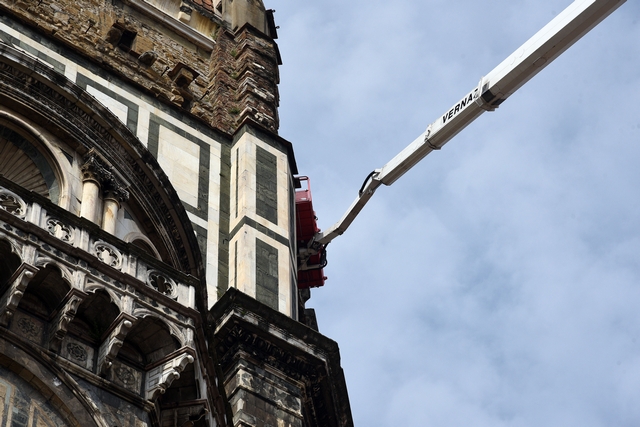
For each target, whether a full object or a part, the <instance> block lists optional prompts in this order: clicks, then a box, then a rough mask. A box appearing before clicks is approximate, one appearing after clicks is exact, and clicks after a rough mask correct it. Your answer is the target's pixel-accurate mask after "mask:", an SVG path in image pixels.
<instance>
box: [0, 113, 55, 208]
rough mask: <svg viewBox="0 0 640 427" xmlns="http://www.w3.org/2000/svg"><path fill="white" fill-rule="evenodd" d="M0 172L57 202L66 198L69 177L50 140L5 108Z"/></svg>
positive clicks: (1, 118)
mask: <svg viewBox="0 0 640 427" xmlns="http://www.w3.org/2000/svg"><path fill="white" fill-rule="evenodd" d="M17 122H19V123H17ZM0 174H2V175H3V176H4V177H5V178H7V179H9V180H11V181H12V182H15V183H16V184H18V185H20V186H21V187H23V188H26V189H27V190H30V191H33V192H35V193H38V194H40V195H41V196H44V197H46V198H48V199H49V200H51V201H52V202H53V203H55V204H60V201H61V200H62V199H63V197H62V193H63V191H64V188H65V187H66V186H65V183H66V179H65V177H64V173H63V172H62V168H61V167H60V165H59V161H58V159H57V158H56V156H55V155H54V154H53V152H52V150H51V149H50V148H49V144H48V143H47V141H46V140H45V139H44V138H43V137H42V135H41V134H39V133H38V132H37V131H36V130H35V129H33V128H32V127H30V126H28V125H27V123H25V122H24V121H18V120H17V119H16V118H15V117H13V116H9V115H8V114H7V113H6V112H1V113H0ZM64 199H65V200H66V199H68V198H67V197H64Z"/></svg>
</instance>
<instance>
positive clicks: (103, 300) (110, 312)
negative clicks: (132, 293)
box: [69, 289, 120, 346]
mask: <svg viewBox="0 0 640 427" xmlns="http://www.w3.org/2000/svg"><path fill="white" fill-rule="evenodd" d="M119 315H120V307H118V305H117V304H116V303H115V302H113V297H112V295H110V294H109V293H108V292H107V291H106V290H105V289H94V290H93V291H92V292H91V293H89V294H88V295H87V297H86V298H85V299H84V300H83V301H82V303H80V305H79V306H78V310H77V311H76V315H75V317H74V318H73V320H72V321H71V323H70V324H69V333H70V334H73V335H74V336H76V337H77V338H79V339H81V340H82V341H85V342H87V343H90V344H91V345H93V346H96V345H99V344H100V343H101V342H102V340H103V339H104V334H105V332H106V331H108V330H109V328H110V327H111V325H112V324H113V322H114V321H115V320H116V318H117V317H118V316H119Z"/></svg>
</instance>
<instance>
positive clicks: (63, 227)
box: [46, 218, 74, 243]
mask: <svg viewBox="0 0 640 427" xmlns="http://www.w3.org/2000/svg"><path fill="white" fill-rule="evenodd" d="M46 227H47V231H48V232H49V234H51V235H52V236H55V237H57V238H58V239H60V240H62V241H63V242H67V243H73V239H74V229H73V228H72V227H70V226H68V225H67V224H65V223H63V222H62V221H60V220H59V219H57V218H48V219H47V223H46Z"/></svg>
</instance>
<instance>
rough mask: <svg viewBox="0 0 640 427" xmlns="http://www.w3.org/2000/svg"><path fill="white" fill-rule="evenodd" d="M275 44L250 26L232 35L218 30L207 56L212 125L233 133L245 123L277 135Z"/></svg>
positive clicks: (278, 78) (277, 97)
mask: <svg viewBox="0 0 640 427" xmlns="http://www.w3.org/2000/svg"><path fill="white" fill-rule="evenodd" d="M276 49H277V48H276V45H275V42H274V41H273V40H272V39H270V38H269V37H267V36H265V35H263V34H262V33H261V32H259V31H258V30H256V29H254V28H253V27H251V26H250V25H245V26H244V27H242V28H240V29H239V30H238V31H237V32H236V33H235V34H232V33H230V32H229V31H227V30H226V29H224V28H221V29H220V31H219V33H218V36H217V38H216V47H215V49H214V51H213V54H212V56H211V70H212V75H211V79H210V80H211V86H210V88H209V93H210V97H211V100H212V102H213V109H214V122H215V123H216V124H217V127H219V128H220V129H221V130H223V131H225V132H227V133H233V132H235V130H236V129H237V128H238V126H239V125H240V124H242V123H243V122H244V121H245V120H246V119H251V120H253V121H255V122H256V123H259V124H261V125H262V126H264V127H265V128H266V129H268V130H270V131H272V132H274V133H277V131H278V127H279V119H278V105H279V102H280V96H279V93H278V83H279V81H280V75H279V71H278V56H277V53H276V52H277V50H276Z"/></svg>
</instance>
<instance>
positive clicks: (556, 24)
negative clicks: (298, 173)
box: [313, 0, 626, 246]
mask: <svg viewBox="0 0 640 427" xmlns="http://www.w3.org/2000/svg"><path fill="white" fill-rule="evenodd" d="M625 1H626V0H575V1H574V2H573V3H571V4H570V5H569V6H568V7H567V8H566V9H565V10H564V11H562V12H561V13H560V14H559V15H558V16H556V17H555V18H554V19H553V20H552V21H551V22H549V23H548V24H547V25H546V26H545V27H544V28H542V29H541V30H540V31H538V32H537V33H536V34H535V35H534V36H533V37H531V38H530V39H529V40H528V41H527V42H525V43H524V44H523V45H522V46H521V47H519V48H518V49H517V50H516V51H515V52H514V53H513V54H511V55H510V56H509V57H507V59H505V60H504V61H502V63H500V64H499V65H498V66H497V67H496V68H494V69H493V70H492V71H491V72H489V74H487V75H486V76H484V77H482V78H481V79H480V82H479V83H478V85H477V86H476V87H474V88H473V89H472V90H471V91H470V92H468V93H467V94H466V95H465V96H464V97H463V98H462V99H461V100H460V101H458V102H457V103H456V104H455V105H453V107H451V109H449V110H447V111H446V112H445V113H444V114H443V115H442V116H441V117H438V119H436V121H434V122H433V123H431V124H430V125H429V126H428V127H427V130H426V131H425V132H424V133H422V134H421V135H420V136H418V138H416V139H415V140H414V141H413V142H412V143H411V144H409V145H408V146H407V147H406V148H405V149H404V150H402V151H401V152H400V153H399V154H398V155H397V156H395V157H394V158H393V159H391V160H390V161H389V162H388V163H387V164H386V165H384V166H383V167H382V168H380V169H376V170H375V171H373V172H372V173H371V175H370V176H369V177H368V178H367V180H366V181H365V183H364V184H363V187H362V189H361V190H360V192H359V195H358V197H357V198H356V200H355V201H354V202H353V203H352V204H351V206H350V207H349V209H348V210H347V212H346V213H345V214H344V215H343V216H342V218H341V219H340V220H339V221H338V222H337V223H335V224H334V225H333V226H331V227H330V228H329V229H328V230H327V231H326V232H325V233H318V234H317V235H316V237H315V238H314V242H313V243H314V244H315V245H316V246H317V245H321V246H324V245H327V244H328V243H329V242H331V241H332V240H333V239H334V238H336V237H337V236H339V235H341V234H342V233H344V231H345V230H346V229H347V227H349V225H351V223H352V222H353V220H354V219H355V217H356V216H357V215H358V214H359V213H360V211H361V210H362V208H363V207H364V205H365V204H366V203H367V202H368V201H369V199H370V198H371V197H372V196H373V193H374V192H375V190H376V189H377V188H378V187H379V186H380V185H381V184H385V185H391V184H393V183H394V182H395V181H396V180H397V179H398V178H400V177H401V176H402V175H404V174H405V173H406V172H407V171H408V170H409V169H411V168H412V167H413V166H415V165H416V164H417V163H418V162H419V161H420V160H422V159H423V158H424V157H425V156H427V155H428V154H429V153H431V152H432V151H434V150H439V149H440V148H442V146H444V145H445V144H446V143H447V142H449V140H451V138H453V137H454V136H456V135H457V134H458V132H460V131H461V130H463V129H464V128H465V127H467V126H468V125H469V124H470V123H471V122H473V121H474V120H475V119H476V118H478V117H479V116H480V115H481V114H482V113H484V112H485V111H493V110H495V109H496V108H497V107H498V106H499V105H500V104H501V103H502V102H504V101H505V100H506V99H507V98H508V97H509V96H511V95H512V94H513V93H514V92H515V91H517V90H518V89H520V87H522V85H524V84H525V83H526V82H527V81H529V79H531V78H532V77H533V76H535V75H536V74H537V73H539V72H540V71H541V70H542V69H543V68H545V67H546V66H547V65H548V64H549V63H551V62H552V61H553V60H554V59H556V58H557V57H558V56H559V55H560V54H562V53H563V52H564V51H565V50H567V49H568V48H569V47H570V46H571V45H573V44H574V43H575V42H576V41H578V40H579V39H580V38H581V37H582V36H583V35H585V34H586V33H588V32H589V31H590V30H591V29H592V28H593V27H595V26H596V25H598V24H599V23H600V22H601V21H602V20H603V19H605V18H606V17H607V16H609V15H610V14H611V13H612V12H613V11H615V10H616V9H617V8H618V7H620V6H621V5H622V4H623V3H624V2H625Z"/></svg>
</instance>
